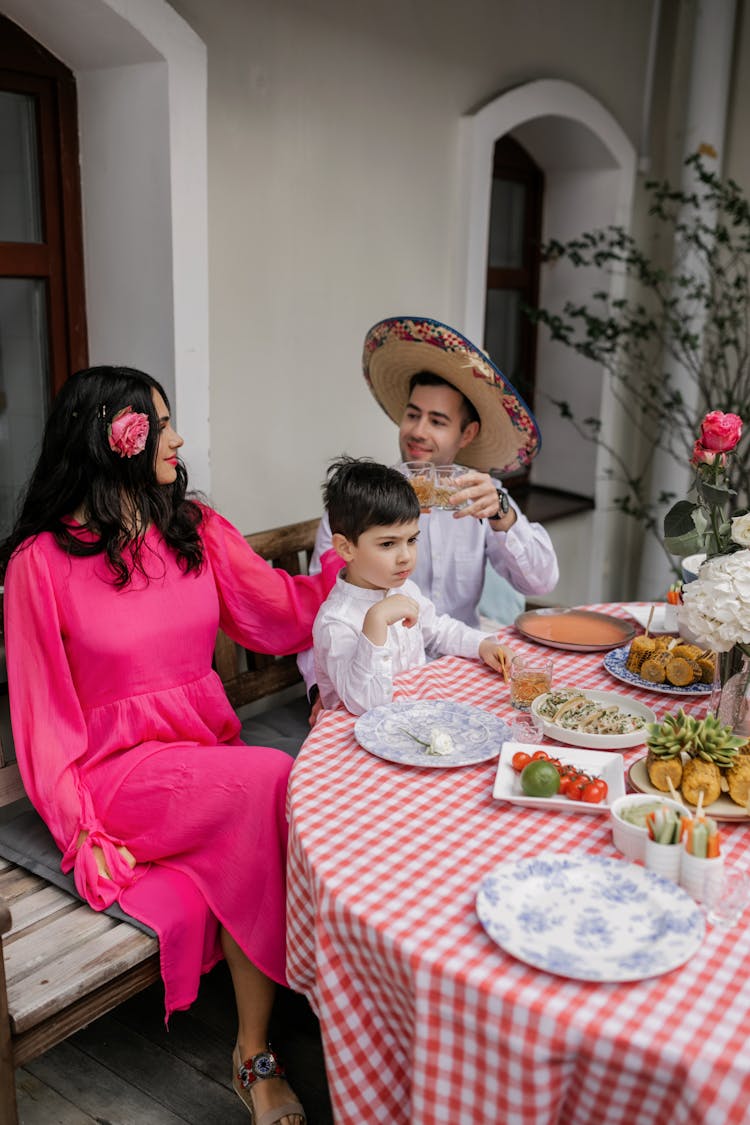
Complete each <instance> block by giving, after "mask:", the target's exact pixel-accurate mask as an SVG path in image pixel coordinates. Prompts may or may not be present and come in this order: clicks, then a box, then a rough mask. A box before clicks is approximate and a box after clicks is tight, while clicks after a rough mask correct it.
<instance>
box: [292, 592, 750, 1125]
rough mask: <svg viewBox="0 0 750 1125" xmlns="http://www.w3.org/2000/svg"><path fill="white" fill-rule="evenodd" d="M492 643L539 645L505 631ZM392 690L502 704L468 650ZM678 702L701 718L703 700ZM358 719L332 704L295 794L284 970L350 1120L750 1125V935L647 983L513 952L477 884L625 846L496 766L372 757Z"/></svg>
mask: <svg viewBox="0 0 750 1125" xmlns="http://www.w3.org/2000/svg"><path fill="white" fill-rule="evenodd" d="M592 608H603V609H606V610H609V611H610V612H617V613H619V614H620V615H621V616H627V614H626V612H625V610H624V608H623V607H619V608H615V607H607V606H605V607H592ZM501 636H503V639H504V640H505V641H506V642H507V643H509V644H511V645H512V647H513V648H514V650H516V651H526V650H528V651H531V650H532V649H534V650H535V651H537V652H538V651H539V649H538V648H537V647H536V646H533V645H526V644H525V643H524V642H523V641H521V640H520V638H519V637H518V635H517V634H516V633H515V631H514V630H512V629H508V630H506V631H504V634H501ZM551 655H552V656H553V657H554V660H555V678H556V681H557V683H558V684H563V683H565V684H572V685H580V686H582V687H588V688H599V689H607V690H612V691H617V690H622V691H624V692H628V693H630V694H632V695H634V696H636V697H638V698H641V699H642V700H644V701H645V702H647V703H648V704H649V706H651V707H652V708H653V709H654V710H655V711H656V712H657V714H659V715H661V714H663V713H664V712H665V711H668V710H673V709H674V707H675V705H676V704H675V700H674V698H673V697H670V696H666V695H658V694H655V693H652V692H639V691H631V689H629V688H626V687H625V686H624V685H618V682H617V681H616V680H614V679H613V678H612V677H611V676H610V675H609V674H608V673H607V672H606V670H605V669H604V668H603V667H602V654H601V653H571V652H564V651H555V652H552V653H551ZM395 694H396V698H412V699H414V698H435V699H454V700H462V701H464V702H468V703H473V704H476V705H477V706H479V707H483V708H484V709H485V710H487V711H491V712H494V713H495V714H497V715H500V716H502V717H510V716H511V715H512V711H511V709H510V707H509V704H508V688H507V687H506V686H505V685H504V684H503V682H502V680H501V679H500V678H499V677H498V676H497V675H496V674H495V673H493V672H492V671H490V670H489V669H488V668H486V667H484V666H483V665H479V664H475V663H474V662H472V661H464V660H460V659H458V658H456V657H445V658H443V659H442V660H439V661H436V662H434V663H433V664H430V665H428V666H427V667H425V668H420V669H416V670H415V671H413V672H409V673H407V674H406V675H404V676H403V677H401V678H400V680H399V681H398V685H397V691H396V693H395ZM687 709H688V710H694V711H695V713H697V714H699V713H703V711H704V710H705V699H700V698H697V699H696V697H692V699H691V700H690V701H688V702H687ZM353 726H354V720H353V718H352V717H351V716H350V715H348V714H347V713H346V712H342V711H337V712H333V713H327V714H326V715H325V717H324V718H323V719H322V721H321V722H320V723H319V724H318V725H317V726H316V728H315V730H314V732H313V734H312V735H311V736H310V738H309V739H308V740H307V742H306V744H305V748H304V750H303V751H302V753H301V755H300V757H299V759H298V760H297V763H296V765H295V768H294V772H293V774H292V784H291V790H290V818H291V837H290V864H289V915H288V973H289V979H290V982H291V984H292V985H293V987H295V988H297V989H298V990H299V991H301V992H304V993H305V994H306V995H307V996H308V998H309V999H310V1002H311V1004H312V1006H313V1008H314V1009H315V1011H316V1012H317V1014H318V1016H319V1018H320V1021H321V1029H322V1035H323V1043H324V1047H325V1055H326V1065H327V1072H328V1081H329V1085H330V1090H331V1097H332V1101H333V1106H334V1113H335V1119H336V1121H337V1123H338V1125H346V1123H349V1122H352V1123H354V1122H357V1123H360V1122H362V1121H366V1122H380V1121H382V1122H389V1123H394V1125H398V1123H403V1125H407V1123H408V1125H433V1123H435V1125H437V1123H439V1122H440V1123H446V1125H447V1123H449V1122H450V1123H451V1125H455V1123H456V1122H469V1121H471V1122H481V1123H483V1125H495V1123H504V1125H505V1123H507V1125H551V1123H553V1122H559V1123H561V1125H563V1123H564V1125H597V1123H602V1125H654V1122H659V1121H670V1122H672V1123H678V1125H679V1123H682V1125H685V1123H688V1122H689V1123H691V1125H697V1123H698V1122H700V1123H701V1125H740V1123H746V1122H748V1121H749V1120H750V1108H748V1107H750V976H749V974H748V972H747V968H746V963H745V954H746V949H747V930H746V926H740V927H737V928H735V929H734V930H730V931H728V932H727V933H723V932H722V931H719V930H712V929H710V928H709V930H708V931H707V936H706V938H705V940H704V942H703V944H702V946H701V948H700V949H699V951H698V952H697V953H696V955H695V956H694V957H693V958H691V960H690V961H689V962H688V963H687V964H686V965H684V966H683V967H681V968H679V969H676V970H674V971H673V972H670V973H667V974H665V975H663V976H660V977H656V978H655V979H653V980H645V981H641V982H636V983H628V984H592V983H581V982H577V981H572V980H566V979H564V978H562V977H557V976H552V975H550V974H548V973H545V972H540V971H537V970H535V969H532V968H530V967H529V966H527V965H524V964H522V963H521V962H519V961H516V960H515V959H514V958H513V957H511V956H509V955H508V954H506V953H504V952H503V951H502V950H501V949H500V948H498V947H497V946H496V945H495V944H494V943H493V942H492V941H491V940H490V938H489V937H487V935H486V934H485V932H484V930H483V929H482V927H481V926H480V924H479V922H478V920H477V917H476V913H475V909H474V901H475V896H476V891H477V887H478V885H479V883H480V881H481V880H482V878H483V877H484V876H485V875H486V874H487V873H488V872H489V871H490V870H491V869H492V868H493V867H494V866H495V865H496V864H497V863H499V862H500V861H501V860H506V859H522V858H525V857H527V856H533V855H537V854H539V853H543V852H569V851H573V850H578V851H584V852H591V853H594V854H601V855H607V856H619V853H618V852H616V851H615V849H614V847H613V845H612V841H611V835H610V829H609V825H608V818H607V816H606V815H603V816H592V815H582V814H580V813H574V812H571V813H558V812H555V813H547V812H544V811H542V810H537V809H526V808H520V807H518V806H515V805H512V804H508V803H505V802H499V801H495V800H493V798H492V785H493V781H494V777H495V772H496V763H495V762H489V763H485V764H483V765H479V766H473V767H466V768H463V769H456V770H451V769H446V770H420V769H416V768H409V767H404V766H399V765H394V764H390V763H388V762H384V761H381V760H380V759H378V758H376V757H374V756H372V755H370V754H368V753H367V752H366V751H365V750H363V749H362V748H361V747H359V745H358V744H357V743H356V741H355V739H354V736H353ZM642 754H643V748H642V747H641V748H639V749H637V750H635V751H630V752H629V753H628V754H627V755H626V762H629V761H632V760H634V759H635V758H637V757H640V756H641V755H642ZM723 839H724V854H725V857H726V859H727V860H728V862H730V863H731V862H732V861H733V860H736V859H737V858H738V857H740V856H742V854H743V852H744V848H745V843H744V841H745V840H746V839H747V827H746V826H744V825H738V826H729V825H724V826H723Z"/></svg>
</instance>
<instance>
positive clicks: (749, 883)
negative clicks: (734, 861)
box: [703, 867, 750, 930]
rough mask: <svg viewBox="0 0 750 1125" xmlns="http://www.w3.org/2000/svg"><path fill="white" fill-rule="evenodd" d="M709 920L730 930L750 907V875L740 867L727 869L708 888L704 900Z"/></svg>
mask: <svg viewBox="0 0 750 1125" xmlns="http://www.w3.org/2000/svg"><path fill="white" fill-rule="evenodd" d="M703 905H704V906H705V907H707V908H708V920H709V922H711V923H712V924H713V925H714V926H718V927H719V928H720V929H722V930H730V929H731V928H732V927H733V926H736V925H737V923H738V922H739V920H740V918H741V916H742V914H743V913H744V912H745V910H746V909H747V907H748V906H750V874H749V873H748V872H747V871H743V870H742V869H741V868H738V867H725V868H724V870H723V871H722V872H721V875H720V877H719V878H718V879H716V880H715V882H714V883H713V884H712V885H711V886H709V887H708V889H707V893H706V895H705V898H704V900H703Z"/></svg>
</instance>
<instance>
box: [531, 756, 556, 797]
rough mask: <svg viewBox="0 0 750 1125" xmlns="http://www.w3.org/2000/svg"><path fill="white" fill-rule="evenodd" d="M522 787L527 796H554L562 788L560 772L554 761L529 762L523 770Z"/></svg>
mask: <svg viewBox="0 0 750 1125" xmlns="http://www.w3.org/2000/svg"><path fill="white" fill-rule="evenodd" d="M521 788H522V789H523V791H524V793H525V794H526V796H527V797H554V795H555V793H557V792H558V790H559V788H560V774H559V773H558V772H557V770H556V768H555V767H554V766H553V765H552V762H545V761H544V760H543V759H540V760H539V761H536V762H529V764H528V765H527V766H524V768H523V770H522V771H521Z"/></svg>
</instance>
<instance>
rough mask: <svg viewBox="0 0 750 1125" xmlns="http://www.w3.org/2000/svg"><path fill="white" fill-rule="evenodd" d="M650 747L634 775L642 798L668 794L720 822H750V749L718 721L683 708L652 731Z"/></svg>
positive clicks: (633, 769)
mask: <svg viewBox="0 0 750 1125" xmlns="http://www.w3.org/2000/svg"><path fill="white" fill-rule="evenodd" d="M646 746H647V748H648V754H647V755H646V757H645V758H639V759H638V761H637V762H634V763H633V764H632V766H631V767H630V770H629V771H628V780H629V782H630V784H631V785H632V787H633V788H634V789H635V790H637V791H638V792H639V793H650V794H653V795H654V796H663V795H664V794H665V793H668V794H670V795H671V796H673V797H674V798H675V799H677V800H679V801H682V802H683V803H684V804H685V805H687V806H688V807H689V808H695V807H697V806H699V805H700V807H701V808H703V809H705V810H706V811H707V812H708V813H709V814H710V815H711V816H712V817H713V818H714V819H715V820H749V819H750V811H748V805H749V804H750V746H749V745H748V743H747V742H746V741H745V740H744V739H743V738H739V737H737V736H735V735H733V734H732V731H731V729H730V728H729V727H727V726H723V725H722V723H721V722H720V720H719V719H717V718H715V716H714V715H711V714H709V715H706V717H705V718H703V719H697V718H696V717H695V716H694V715H687V714H685V712H684V711H683V709H682V708H680V709H679V710H678V711H677V712H675V713H673V714H669V715H665V716H664V719H663V720H662V722H661V723H652V724H650V725H649V728H648V732H647V738H646Z"/></svg>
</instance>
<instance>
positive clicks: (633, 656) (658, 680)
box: [604, 633, 716, 695]
mask: <svg viewBox="0 0 750 1125" xmlns="http://www.w3.org/2000/svg"><path fill="white" fill-rule="evenodd" d="M604 667H605V668H606V669H607V671H608V672H609V674H610V675H611V676H614V677H615V679H617V680H621V681H622V682H623V683H625V684H630V686H631V687H639V688H645V690H646V691H658V692H661V693H662V694H664V695H707V694H708V693H709V692H710V691H711V688H712V686H713V682H714V674H715V671H716V657H715V655H714V653H712V652H710V651H707V650H706V649H703V648H700V646H699V645H694V644H689V643H688V642H687V641H683V640H680V638H679V637H670V636H658V637H651V636H649V635H648V633H644V634H642V635H641V636H639V637H634V638H633V640H632V642H631V643H630V644H629V645H626V646H624V647H623V648H616V649H613V650H612V651H611V652H608V653H607V654H606V656H605V657H604Z"/></svg>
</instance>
